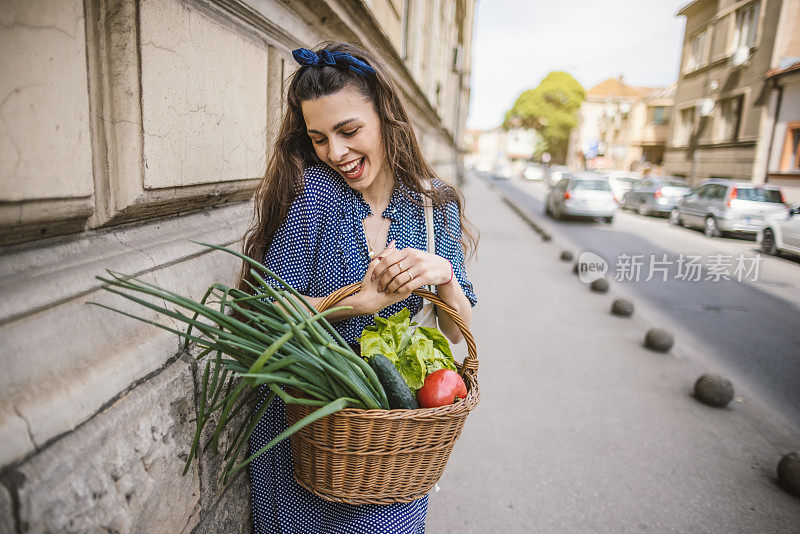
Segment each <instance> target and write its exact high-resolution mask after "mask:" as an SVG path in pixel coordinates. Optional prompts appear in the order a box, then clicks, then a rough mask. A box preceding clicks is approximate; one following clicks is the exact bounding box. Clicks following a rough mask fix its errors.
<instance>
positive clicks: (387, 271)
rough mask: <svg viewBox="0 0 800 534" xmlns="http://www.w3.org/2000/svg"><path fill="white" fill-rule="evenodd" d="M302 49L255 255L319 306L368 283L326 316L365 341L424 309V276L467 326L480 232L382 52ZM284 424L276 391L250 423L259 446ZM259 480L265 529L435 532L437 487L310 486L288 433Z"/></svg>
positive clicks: (259, 210)
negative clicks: (364, 490) (432, 495)
mask: <svg viewBox="0 0 800 534" xmlns="http://www.w3.org/2000/svg"><path fill="white" fill-rule="evenodd" d="M293 55H294V57H295V59H296V60H297V61H298V63H300V65H301V66H302V67H301V68H300V69H299V70H298V71H297V72H295V74H294V75H293V76H292V78H291V81H290V84H289V88H288V94H287V111H286V115H285V117H284V119H283V122H282V124H281V128H280V131H279V133H278V137H277V141H276V144H275V149H274V151H273V153H272V156H271V158H270V163H269V166H268V169H267V172H266V175H265V178H264V180H263V181H262V183H261V184H260V186H259V188H258V191H257V194H256V204H255V205H256V217H255V220H256V222H255V224H254V226H253V227H252V228H251V229H250V230H249V231H248V233H247V234H246V236H245V241H244V251H245V253H246V254H247V255H248V256H250V257H251V258H255V259H258V260H259V261H264V263H265V265H266V266H267V267H268V268H270V269H271V270H272V271H273V272H275V273H276V274H278V275H279V276H280V277H281V278H283V279H284V280H285V281H286V282H287V283H289V284H290V285H291V286H292V287H294V288H295V289H296V290H298V291H299V292H300V293H301V294H303V295H304V296H305V297H306V298H307V299H308V301H309V302H310V303H311V304H312V305H316V304H318V303H319V302H320V301H321V300H322V299H323V298H324V297H325V296H326V295H328V294H330V293H331V292H333V291H334V290H336V289H339V288H340V287H342V286H344V285H348V284H351V283H354V282H357V281H359V280H360V281H361V282H362V289H361V291H360V292H358V293H356V294H354V295H352V296H350V297H348V298H346V299H344V300H342V301H341V302H340V303H339V305H342V306H352V309H350V310H342V311H339V312H336V313H334V314H332V315H330V316H328V319H329V320H330V321H331V322H332V323H333V324H334V327H335V328H336V329H337V330H338V331H339V333H340V334H341V335H342V337H343V338H344V339H345V340H346V341H347V342H348V343H350V344H351V345H352V346H353V348H354V349H355V350H356V351H357V350H358V337H359V336H360V335H361V332H362V330H363V329H364V327H365V326H367V325H370V324H374V320H373V316H374V315H375V314H378V315H380V316H381V317H388V316H390V315H392V314H394V313H396V312H397V311H399V310H401V309H402V308H404V307H408V308H409V310H410V311H411V313H412V315H413V314H415V313H416V312H417V311H418V310H419V309H420V307H421V305H422V302H421V300H422V299H421V298H420V297H417V296H416V295H412V294H411V291H413V290H414V289H417V288H420V287H422V286H424V285H435V286H436V288H437V293H438V294H439V296H440V297H441V298H442V299H443V300H444V301H445V302H447V303H448V304H449V305H450V306H452V307H453V308H455V309H456V310H457V311H458V313H459V315H460V316H461V317H462V318H463V319H464V320H465V321H466V322H467V324H469V321H470V316H471V307H472V306H474V305H475V303H476V298H475V295H474V293H473V290H472V284H471V283H470V282H469V281H468V280H467V278H466V272H465V270H464V251H465V250H466V249H467V246H465V245H467V244H468V245H469V248H470V249H471V250H474V246H475V238H474V237H473V235H472V233H471V232H470V231H469V229H468V228H467V227H466V226H465V225H466V221H465V219H464V216H463V213H462V209H461V206H462V204H461V199H460V196H459V194H458V193H457V192H456V190H455V189H454V188H452V187H450V186H447V185H446V184H445V183H444V182H442V181H440V180H438V179H436V178H435V174H434V172H433V170H432V169H431V168H430V166H428V164H427V163H426V162H425V161H424V159H423V158H422V155H421V153H420V150H419V146H418V145H417V141H416V137H415V135H414V132H413V129H412V127H411V124H410V121H409V119H408V115H407V114H406V111H405V109H404V108H403V105H402V103H401V102H400V98H399V95H398V92H397V89H396V88H395V87H394V85H393V83H392V82H391V81H390V79H389V78H388V77H387V76H386V74H385V73H384V70H383V69H382V68H381V67H380V65H379V64H378V63H377V62H376V61H375V58H373V57H372V56H371V55H370V54H368V53H367V52H365V51H364V50H362V49H360V48H358V47H355V46H353V45H348V44H341V43H340V44H335V45H329V46H327V47H325V48H323V49H322V50H319V51H318V52H312V51H310V50H305V49H300V50H295V51H294V53H293ZM426 183H427V184H428V185H430V190H428V189H426ZM423 194H424V195H427V196H428V197H429V198H430V199H431V201H432V203H433V206H434V228H435V235H436V241H435V242H436V254H433V253H428V252H426V251H425V249H426V235H427V234H426V229H425V218H424V211H423V207H422V195H423ZM462 226H465V230H464V234H463V235H464V237H463V238H462V230H461V228H462ZM462 240H463V241H464V244H465V245H462ZM387 243H388V245H387ZM246 280H248V281H251V282H252V280H251V279H250V278H249V273H248V272H247V270H246V269H245V270H243V271H242V280H240V285H239V287H240V288H241V289H245V288H246V287H247V284H246V283H245V281H246ZM439 327H440V329H441V330H442V332H443V333H444V334H445V335H446V336H447V337H448V338H449V339H450V340H451V341H452V342H453V343H458V342H459V341H461V339H462V336H461V332H460V331H459V329H458V327H457V326H456V325H455V323H453V321H452V320H451V319H450V318H449V317H448V316H447V315H446V314H440V315H439ZM285 428H286V422H285V405H284V404H283V403H282V402H281V401H280V399H275V400H274V401H273V404H272V405H271V406H270V408H269V409H268V410H267V412H266V413H265V415H264V417H263V418H262V419H261V421H260V422H259V424H258V427H257V428H256V430H255V432H254V433H253V436H252V438H251V440H250V449H251V453H252V452H254V451H257V450H258V449H259V448H260V447H261V446H262V445H264V444H265V443H267V442H268V441H269V440H270V439H272V438H273V437H275V436H276V435H277V434H278V433H280V432H281V431H282V430H284V429H285ZM250 479H251V486H252V504H253V522H254V526H255V531H256V532H265V533H266V532H270V533H271V532H283V533H291V534H294V533H306V532H308V533H328V532H330V533H362V532H363V533H372V532H393V533H418V532H424V530H425V514H426V511H427V502H428V498H427V496H425V497H422V498H421V499H418V500H416V501H413V502H411V503H403V504H391V505H363V506H353V505H345V504H338V503H331V502H328V501H325V500H323V499H320V498H319V497H317V496H315V495H313V494H311V493H310V492H308V491H306V490H305V489H303V488H302V487H300V486H299V485H298V484H297V483H296V482H295V480H294V478H293V477H292V465H291V454H290V450H289V443H288V441H287V440H284V441H283V442H281V443H280V444H278V445H277V446H275V447H273V448H272V449H271V450H270V451H268V452H267V453H265V454H263V455H262V456H260V457H259V458H258V459H257V460H255V461H254V462H253V463H252V464H251V467H250Z"/></svg>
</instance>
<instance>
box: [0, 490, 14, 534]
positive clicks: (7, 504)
mask: <svg viewBox="0 0 800 534" xmlns="http://www.w3.org/2000/svg"><path fill="white" fill-rule="evenodd" d="M16 531H17V530H16V527H15V526H14V514H13V512H12V508H11V495H9V494H8V490H7V489H6V488H5V486H2V485H0V534H14V533H15V532H16Z"/></svg>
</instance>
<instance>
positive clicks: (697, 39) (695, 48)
mask: <svg viewBox="0 0 800 534" xmlns="http://www.w3.org/2000/svg"><path fill="white" fill-rule="evenodd" d="M707 37H708V31H707V30H703V31H701V32H699V33H696V34H695V35H694V36H693V37H692V40H691V41H690V42H689V55H688V57H687V60H686V70H687V71H692V70H695V69H697V68H700V67H702V66H703V64H704V63H705V61H706V40H707Z"/></svg>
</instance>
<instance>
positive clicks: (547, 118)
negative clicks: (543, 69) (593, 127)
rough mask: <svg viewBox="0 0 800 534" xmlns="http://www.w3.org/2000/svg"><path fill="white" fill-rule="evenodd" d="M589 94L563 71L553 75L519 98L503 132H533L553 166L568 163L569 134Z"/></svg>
mask: <svg viewBox="0 0 800 534" xmlns="http://www.w3.org/2000/svg"><path fill="white" fill-rule="evenodd" d="M585 96H586V92H585V91H584V90H583V87H581V84H579V83H578V82H577V81H576V80H575V78H573V77H572V76H570V75H569V74H567V73H566V72H562V71H553V72H551V73H550V74H548V75H547V76H545V78H544V79H543V80H542V81H541V83H540V84H539V85H538V86H537V87H536V88H535V89H528V90H526V91H523V92H522V94H520V95H519V97H518V98H517V101H516V102H514V106H513V107H512V108H511V109H510V110H508V111H507V112H506V117H505V121H504V122H503V128H505V129H508V128H512V127H516V126H519V127H522V128H533V129H534V130H536V131H537V132H539V134H540V135H541V136H542V140H543V146H542V147H541V149H542V150H538V149H539V148H540V147H537V152H543V151H544V150H546V151H548V152H550V154H551V155H552V157H553V162H556V163H564V162H565V161H566V159H567V144H568V142H569V132H570V130H572V129H573V128H574V127H575V126H577V124H578V108H579V107H580V106H581V102H583V99H584V98H585Z"/></svg>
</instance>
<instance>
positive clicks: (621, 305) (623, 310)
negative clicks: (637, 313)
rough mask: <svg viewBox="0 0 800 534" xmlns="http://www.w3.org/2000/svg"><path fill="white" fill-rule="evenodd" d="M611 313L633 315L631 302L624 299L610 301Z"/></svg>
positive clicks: (623, 315)
mask: <svg viewBox="0 0 800 534" xmlns="http://www.w3.org/2000/svg"><path fill="white" fill-rule="evenodd" d="M611 313H613V314H614V315H618V316H620V317H630V316H631V315H633V302H631V301H629V300H626V299H617V300H615V301H614V302H612V303H611Z"/></svg>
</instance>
